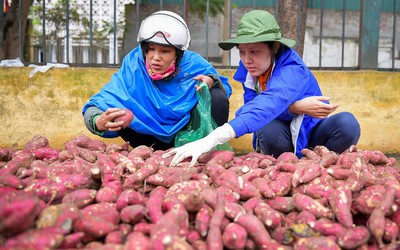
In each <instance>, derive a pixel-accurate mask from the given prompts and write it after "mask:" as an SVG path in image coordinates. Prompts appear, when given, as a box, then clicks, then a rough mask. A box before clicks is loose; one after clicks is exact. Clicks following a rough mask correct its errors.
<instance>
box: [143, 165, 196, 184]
mask: <svg viewBox="0 0 400 250" xmlns="http://www.w3.org/2000/svg"><path fill="white" fill-rule="evenodd" d="M197 173H198V171H197V169H196V168H193V167H190V166H189V163H188V164H187V165H186V166H181V167H174V168H169V167H163V168H159V170H158V172H157V173H155V174H153V175H151V176H149V177H148V178H147V179H146V183H147V184H151V185H155V186H163V187H166V188H169V187H171V186H172V185H174V184H175V183H178V182H181V181H187V180H190V179H191V178H192V175H193V174H197Z"/></svg>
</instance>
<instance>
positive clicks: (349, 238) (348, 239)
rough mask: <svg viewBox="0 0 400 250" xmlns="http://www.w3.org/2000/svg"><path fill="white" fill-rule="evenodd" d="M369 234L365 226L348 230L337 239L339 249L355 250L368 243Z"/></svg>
mask: <svg viewBox="0 0 400 250" xmlns="http://www.w3.org/2000/svg"><path fill="white" fill-rule="evenodd" d="M370 237H371V233H370V232H369V230H368V228H366V227H365V226H355V227H351V228H348V229H347V230H346V232H345V233H343V234H341V235H340V236H339V238H338V239H337V243H338V244H339V246H340V247H342V248H345V249H356V248H357V247H359V246H362V245H364V244H365V243H367V242H368V241H369V239H370Z"/></svg>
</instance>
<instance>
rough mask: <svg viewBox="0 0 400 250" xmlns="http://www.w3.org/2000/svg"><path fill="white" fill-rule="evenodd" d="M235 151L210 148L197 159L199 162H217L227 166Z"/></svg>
mask: <svg viewBox="0 0 400 250" xmlns="http://www.w3.org/2000/svg"><path fill="white" fill-rule="evenodd" d="M234 156H235V153H234V152H233V151H230V150H212V151H210V152H208V153H207V154H203V155H201V156H200V157H199V159H198V160H197V161H198V162H199V163H204V164H205V163H208V162H210V163H218V164H220V165H221V166H224V168H229V167H230V165H231V163H232V160H233V157H234Z"/></svg>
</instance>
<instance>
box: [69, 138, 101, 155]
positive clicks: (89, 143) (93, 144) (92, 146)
mask: <svg viewBox="0 0 400 250" xmlns="http://www.w3.org/2000/svg"><path fill="white" fill-rule="evenodd" d="M71 142H73V143H74V144H75V145H77V146H78V147H82V148H86V149H89V150H92V151H99V152H102V153H104V152H105V150H106V148H107V145H106V144H105V143H104V142H102V141H100V140H97V139H92V138H90V137H88V136H86V135H78V136H76V137H74V138H73V139H72V140H71Z"/></svg>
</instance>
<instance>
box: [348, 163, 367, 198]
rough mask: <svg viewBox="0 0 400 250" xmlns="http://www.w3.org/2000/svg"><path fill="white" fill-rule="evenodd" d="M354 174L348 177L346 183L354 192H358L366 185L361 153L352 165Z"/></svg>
mask: <svg viewBox="0 0 400 250" xmlns="http://www.w3.org/2000/svg"><path fill="white" fill-rule="evenodd" d="M351 171H352V174H351V175H350V176H349V178H347V179H346V184H347V186H348V187H349V188H350V190H351V191H352V192H358V191H360V190H361V189H362V188H363V187H364V179H363V160H362V157H361V155H357V156H356V159H355V160H354V162H353V164H352V165H351Z"/></svg>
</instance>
